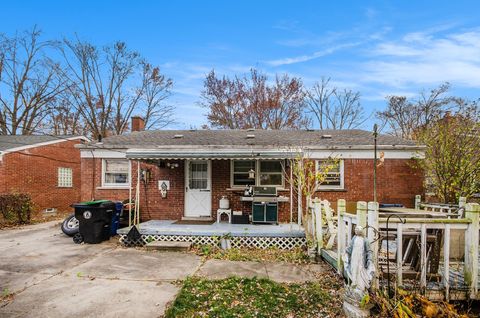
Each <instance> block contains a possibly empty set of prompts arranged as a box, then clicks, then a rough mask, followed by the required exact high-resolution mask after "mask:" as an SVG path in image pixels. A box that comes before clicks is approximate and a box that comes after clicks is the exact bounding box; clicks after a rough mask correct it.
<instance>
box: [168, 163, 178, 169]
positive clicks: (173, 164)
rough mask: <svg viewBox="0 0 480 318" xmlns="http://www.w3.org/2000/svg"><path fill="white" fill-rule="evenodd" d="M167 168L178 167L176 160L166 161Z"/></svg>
mask: <svg viewBox="0 0 480 318" xmlns="http://www.w3.org/2000/svg"><path fill="white" fill-rule="evenodd" d="M167 168H170V169H175V168H178V163H176V162H173V163H170V162H167Z"/></svg>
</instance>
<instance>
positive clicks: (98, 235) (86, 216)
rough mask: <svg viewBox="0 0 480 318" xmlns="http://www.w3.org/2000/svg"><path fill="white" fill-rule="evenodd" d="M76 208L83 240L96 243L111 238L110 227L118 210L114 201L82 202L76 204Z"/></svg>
mask: <svg viewBox="0 0 480 318" xmlns="http://www.w3.org/2000/svg"><path fill="white" fill-rule="evenodd" d="M74 208H75V217H76V218H77V220H78V222H79V228H78V229H79V233H80V235H81V238H82V239H83V242H85V243H90V244H96V243H101V242H103V241H105V240H108V239H109V238H110V235H111V232H110V227H111V225H112V218H113V216H114V215H115V211H116V207H115V203H114V202H112V201H107V200H100V201H90V202H82V203H78V204H74ZM74 239H75V238H74Z"/></svg>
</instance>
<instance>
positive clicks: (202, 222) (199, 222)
mask: <svg viewBox="0 0 480 318" xmlns="http://www.w3.org/2000/svg"><path fill="white" fill-rule="evenodd" d="M214 222H215V221H213V220H178V221H176V222H173V224H185V225H211V224H213V223H214Z"/></svg>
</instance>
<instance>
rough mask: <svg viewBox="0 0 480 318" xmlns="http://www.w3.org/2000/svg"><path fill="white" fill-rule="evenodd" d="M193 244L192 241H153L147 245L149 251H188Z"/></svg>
mask: <svg viewBox="0 0 480 318" xmlns="http://www.w3.org/2000/svg"><path fill="white" fill-rule="evenodd" d="M191 246H192V243H191V242H171V241H153V242H150V243H147V244H146V245H145V247H146V249H147V250H149V251H171V252H186V251H188V250H189V249H190V247H191Z"/></svg>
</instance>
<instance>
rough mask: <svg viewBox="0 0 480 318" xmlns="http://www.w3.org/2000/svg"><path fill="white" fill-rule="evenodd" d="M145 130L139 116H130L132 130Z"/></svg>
mask: <svg viewBox="0 0 480 318" xmlns="http://www.w3.org/2000/svg"><path fill="white" fill-rule="evenodd" d="M142 130H145V121H144V120H143V118H142V117H140V116H133V117H132V131H142Z"/></svg>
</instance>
